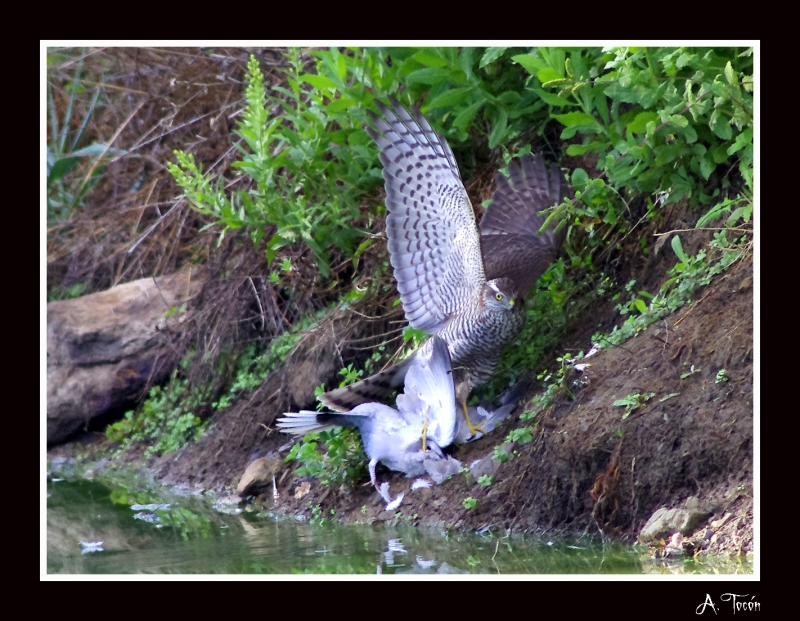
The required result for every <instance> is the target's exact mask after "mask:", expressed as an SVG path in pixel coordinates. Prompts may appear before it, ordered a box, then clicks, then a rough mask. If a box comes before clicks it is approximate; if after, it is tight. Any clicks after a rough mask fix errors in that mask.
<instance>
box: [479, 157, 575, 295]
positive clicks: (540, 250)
mask: <svg viewBox="0 0 800 621" xmlns="http://www.w3.org/2000/svg"><path fill="white" fill-rule="evenodd" d="M508 172H509V175H510V179H506V177H505V176H503V175H501V174H498V175H497V189H496V190H495V192H494V194H493V195H492V202H491V204H490V205H489V207H488V208H487V209H486V213H485V214H484V216H483V219H482V220H481V225H480V232H481V250H482V253H483V266H484V271H485V274H486V279H487V280H492V279H494V278H510V279H511V280H513V281H514V284H515V285H516V286H517V292H518V293H519V295H520V296H525V294H527V293H528V291H529V290H530V289H531V287H533V285H534V284H535V283H536V281H537V280H538V279H539V277H540V276H541V275H542V274H543V273H544V271H545V270H546V269H547V267H548V266H549V265H550V263H552V262H553V259H555V257H556V253H557V252H558V247H559V246H560V244H561V241H562V239H563V235H558V236H556V235H554V234H553V232H552V230H548V231H545V232H544V233H542V234H541V235H539V229H540V228H541V226H542V224H543V223H544V219H543V218H542V217H540V216H539V212H540V211H541V210H543V209H547V208H548V207H552V206H553V205H557V204H558V203H560V202H561V201H562V200H563V197H562V196H561V194H562V192H561V171H560V170H559V168H558V167H557V166H555V165H553V166H551V167H550V168H549V169H548V167H547V166H545V163H544V160H543V159H542V157H541V156H540V155H525V156H523V157H522V158H520V159H517V160H514V161H512V162H511V164H509V166H508Z"/></svg>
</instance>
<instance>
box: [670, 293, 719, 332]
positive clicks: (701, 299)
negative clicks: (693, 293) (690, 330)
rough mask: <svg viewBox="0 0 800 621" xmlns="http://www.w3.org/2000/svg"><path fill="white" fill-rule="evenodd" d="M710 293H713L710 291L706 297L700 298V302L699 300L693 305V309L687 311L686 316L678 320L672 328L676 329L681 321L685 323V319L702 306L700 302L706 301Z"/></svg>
mask: <svg viewBox="0 0 800 621" xmlns="http://www.w3.org/2000/svg"><path fill="white" fill-rule="evenodd" d="M710 293H711V292H710V291H709V292H708V293H706V294H705V295H704V296H703V297H702V298H700V299H699V300H697V302H695V303H694V304H692V307H691V308H690V309H689V310H688V311H686V314H685V315H684V316H683V317H681V318H680V319H678V321H676V322H675V323H674V324H672V327H673V328H674V327H675V326H677V325H678V324H679V323H680V322H681V321H683V320H684V319H686V318H687V317H688V316H689V313H691V312H692V311H693V310H694V309H695V308H697V307H698V306H699V305H700V302H702V301H703V300H705V299H706V298H707V297H708V295H709V294H710Z"/></svg>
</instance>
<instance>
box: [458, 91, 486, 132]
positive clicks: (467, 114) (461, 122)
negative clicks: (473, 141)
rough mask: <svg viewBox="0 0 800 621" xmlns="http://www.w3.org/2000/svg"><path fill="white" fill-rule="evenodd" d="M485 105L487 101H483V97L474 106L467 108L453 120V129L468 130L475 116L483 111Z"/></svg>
mask: <svg viewBox="0 0 800 621" xmlns="http://www.w3.org/2000/svg"><path fill="white" fill-rule="evenodd" d="M484 103H485V100H484V99H483V97H481V99H480V100H479V101H476V102H475V103H474V104H471V105H469V106H467V107H466V108H465V109H464V110H462V111H461V112H460V113H459V114H458V116H457V117H456V118H455V119H454V120H453V127H456V128H458V129H466V128H467V127H468V126H469V124H470V123H471V122H472V119H474V118H475V115H476V114H477V113H478V110H480V109H481V106H483V104H484Z"/></svg>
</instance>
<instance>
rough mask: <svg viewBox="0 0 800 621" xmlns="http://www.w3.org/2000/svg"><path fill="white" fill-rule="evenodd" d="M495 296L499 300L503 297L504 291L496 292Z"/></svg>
mask: <svg viewBox="0 0 800 621" xmlns="http://www.w3.org/2000/svg"><path fill="white" fill-rule="evenodd" d="M494 297H496V298H497V299H498V300H502V299H503V294H502V293H495V294H494Z"/></svg>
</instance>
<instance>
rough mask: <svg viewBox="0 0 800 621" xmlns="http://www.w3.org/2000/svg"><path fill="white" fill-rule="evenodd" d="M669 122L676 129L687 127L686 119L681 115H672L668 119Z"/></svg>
mask: <svg viewBox="0 0 800 621" xmlns="http://www.w3.org/2000/svg"><path fill="white" fill-rule="evenodd" d="M669 122H670V123H672V124H673V125H676V126H677V127H686V126H687V125H689V121H688V119H687V118H686V117H685V116H683V115H682V114H673V115H672V116H670V117H669Z"/></svg>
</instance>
